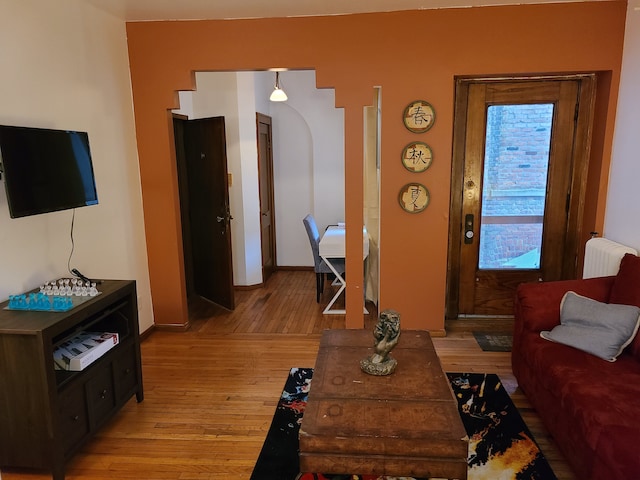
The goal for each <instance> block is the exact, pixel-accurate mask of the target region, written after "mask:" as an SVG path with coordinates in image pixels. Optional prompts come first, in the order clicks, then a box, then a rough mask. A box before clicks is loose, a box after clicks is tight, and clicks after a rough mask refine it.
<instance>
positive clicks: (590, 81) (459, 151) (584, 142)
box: [445, 74, 596, 319]
mask: <svg viewBox="0 0 640 480" xmlns="http://www.w3.org/2000/svg"><path fill="white" fill-rule="evenodd" d="M562 80H578V81H579V83H580V91H579V103H578V105H579V107H578V111H577V112H576V127H577V130H576V133H575V143H574V146H573V151H572V155H571V159H572V163H573V165H574V167H575V166H577V167H575V168H574V169H573V178H572V181H571V191H570V197H569V211H568V219H567V231H566V232H565V233H566V251H567V252H573V253H574V254H571V255H565V256H564V257H563V267H562V269H563V275H564V277H565V278H571V277H573V276H575V274H576V271H577V265H578V262H577V258H578V250H579V242H580V239H581V238H582V217H583V213H584V206H585V195H586V180H587V173H588V166H589V156H590V145H591V132H592V124H593V115H594V109H595V92H596V74H567V75H538V76H531V77H520V76H514V77H508V76H506V77H505V76H496V77H479V78H478V77H474V78H471V77H457V78H456V79H455V82H456V84H455V103H454V125H453V147H452V162H451V195H450V209H449V243H448V257H447V279H446V292H447V296H446V313H445V317H446V318H447V319H454V318H457V317H458V312H459V310H458V306H459V299H460V265H461V254H460V247H459V246H460V243H461V241H462V235H463V233H462V232H463V228H464V225H463V212H462V206H463V197H462V195H463V190H464V189H463V186H464V185H463V182H464V178H465V176H464V173H465V172H464V168H465V146H466V138H465V137H466V118H467V113H468V97H469V89H470V86H471V85H473V84H478V83H480V84H487V83H518V82H523V83H525V82H528V83H531V82H544V81H562ZM476 223H477V222H476ZM476 226H477V225H476ZM474 227H475V226H474Z"/></svg>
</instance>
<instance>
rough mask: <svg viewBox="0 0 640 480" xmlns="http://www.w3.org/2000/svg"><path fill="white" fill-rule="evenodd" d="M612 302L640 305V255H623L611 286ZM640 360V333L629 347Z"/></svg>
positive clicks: (610, 299)
mask: <svg viewBox="0 0 640 480" xmlns="http://www.w3.org/2000/svg"><path fill="white" fill-rule="evenodd" d="M609 301H610V302H611V303H620V304H622V305H635V306H636V307H640V257H637V256H635V255H632V254H631V253H627V254H625V255H624V257H622V261H621V262H620V270H618V274H617V275H616V277H615V279H614V281H613V285H612V286H611V295H610V297H609ZM627 350H629V351H630V352H631V354H632V355H633V356H634V357H635V358H637V359H638V360H640V335H636V338H635V339H634V340H633V342H631V345H629V348H628V349H627Z"/></svg>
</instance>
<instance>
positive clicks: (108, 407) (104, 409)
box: [86, 363, 116, 428]
mask: <svg viewBox="0 0 640 480" xmlns="http://www.w3.org/2000/svg"><path fill="white" fill-rule="evenodd" d="M86 394H87V406H88V408H89V420H90V422H91V428H96V427H97V426H99V425H101V424H102V422H103V421H104V420H106V419H107V418H108V417H109V414H110V413H111V412H112V411H113V410H114V408H115V405H116V397H115V394H114V391H113V375H112V367H111V363H107V364H105V365H103V366H101V367H100V368H99V369H98V370H97V371H96V372H95V374H94V376H93V377H92V378H91V379H90V380H89V381H88V382H87V384H86Z"/></svg>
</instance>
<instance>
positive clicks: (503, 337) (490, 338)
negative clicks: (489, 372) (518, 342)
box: [473, 332, 513, 352]
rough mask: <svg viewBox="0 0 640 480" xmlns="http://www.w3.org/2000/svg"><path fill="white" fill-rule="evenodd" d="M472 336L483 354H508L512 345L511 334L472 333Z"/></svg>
mask: <svg viewBox="0 0 640 480" xmlns="http://www.w3.org/2000/svg"><path fill="white" fill-rule="evenodd" d="M473 336H474V338H475V339H476V342H478V345H480V348H481V349H482V350H483V351H485V352H510V351H511V346H512V344H513V335H512V334H511V333H507V332H504V333H488V332H473Z"/></svg>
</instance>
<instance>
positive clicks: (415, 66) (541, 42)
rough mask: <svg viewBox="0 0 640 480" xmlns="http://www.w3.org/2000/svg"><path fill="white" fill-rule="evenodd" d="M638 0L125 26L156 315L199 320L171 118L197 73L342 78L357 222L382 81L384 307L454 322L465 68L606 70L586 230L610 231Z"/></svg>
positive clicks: (409, 317) (353, 311)
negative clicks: (625, 51)
mask: <svg viewBox="0 0 640 480" xmlns="http://www.w3.org/2000/svg"><path fill="white" fill-rule="evenodd" d="M625 12H626V2H624V1H610V2H607V1H605V2H590V3H564V4H546V5H528V6H505V7H480V8H466V9H444V10H422V11H410V12H395V13H376V14H362V15H347V16H332V17H304V18H286V19H256V20H221V21H184V22H176V21H171V22H142V23H129V24H127V35H128V42H129V54H130V63H131V79H132V86H133V98H134V107H135V115H136V129H137V139H138V150H139V158H140V171H141V178H142V192H143V200H144V209H145V225H146V232H147V242H148V253H149V271H150V276H151V289H152V297H153V304H154V314H155V321H156V323H157V324H178V325H183V324H185V323H186V322H187V309H186V298H185V288H184V275H183V273H182V270H183V269H182V260H181V259H182V255H181V237H180V228H179V227H180V221H179V213H178V207H177V187H176V172H175V165H174V163H175V162H174V158H173V157H172V153H171V152H172V148H171V145H172V143H173V138H172V133H171V121H170V117H169V115H168V113H167V109H171V108H175V107H177V103H176V102H177V100H176V99H177V94H176V91H177V90H188V89H192V88H194V80H193V79H194V76H193V72H194V71H200V70H210V71H211V70H214V71H215V70H219V71H225V70H226V71H229V70H231V71H235V70H262V69H267V68H271V67H284V68H289V69H304V68H313V69H315V70H316V72H317V73H316V75H317V82H318V87H319V88H322V87H330V88H335V91H336V104H337V105H336V106H338V107H343V108H344V109H345V178H346V199H345V205H346V207H345V208H346V212H345V220H346V223H347V226H349V225H356V226H357V225H361V224H362V193H363V188H362V158H363V107H364V106H365V105H368V104H370V102H371V99H372V94H373V87H374V86H381V87H382V139H381V142H382V152H381V153H382V164H381V175H382V181H381V211H380V216H381V220H380V224H381V235H380V273H381V276H380V305H379V306H380V309H388V308H393V309H395V310H397V311H399V312H400V314H401V315H402V322H403V328H416V329H428V330H432V331H441V330H442V329H443V328H444V310H445V280H446V275H447V269H446V266H447V241H448V238H447V229H448V216H449V212H448V211H449V194H450V188H449V186H450V169H451V150H452V125H453V103H454V77H455V76H458V75H502V74H529V73H536V74H537V73H565V72H593V71H597V72H606V73H605V75H604V78H605V79H606V81H605V82H604V85H603V86H601V87H600V88H599V91H598V95H599V97H598V100H597V108H598V116H597V118H596V125H595V127H594V147H595V148H594V149H593V150H592V162H593V166H594V168H593V169H592V170H591V171H590V175H589V186H588V188H589V194H588V196H589V198H590V200H589V204H588V205H587V208H586V217H585V228H584V230H585V231H586V232H588V231H590V230H593V229H596V230H600V231H602V223H603V215H604V214H603V212H604V202H605V198H606V185H607V184H606V180H607V175H608V173H607V172H608V169H609V162H610V155H611V144H612V138H613V121H614V115H615V104H616V101H617V90H618V82H619V77H620V65H621V57H622V45H623V34H624V22H625ZM416 99H423V100H427V101H429V102H430V103H431V104H432V105H433V106H434V107H435V109H436V114H437V117H436V122H435V125H434V127H433V128H432V129H431V130H430V131H428V132H427V133H424V134H421V135H416V134H413V133H411V132H409V131H408V130H406V129H405V128H404V127H403V125H402V119H401V116H402V111H403V109H404V107H405V106H406V105H407V104H408V103H409V102H410V101H412V100H416ZM418 139H420V140H423V141H426V142H427V143H428V144H429V145H431V147H432V148H433V151H434V162H433V164H432V166H431V168H430V169H429V170H427V171H426V172H423V173H420V174H412V173H410V172H408V171H407V170H406V169H404V167H403V166H402V164H401V162H400V152H401V150H402V148H403V147H404V145H406V144H407V143H409V142H411V141H415V140H418ZM412 181H420V182H422V183H424V184H425V185H426V186H427V188H428V189H429V190H430V192H431V203H430V205H429V207H428V208H427V209H426V210H425V211H424V212H422V213H420V214H407V213H404V212H403V211H402V210H401V209H400V207H399V206H398V202H397V193H398V190H399V189H400V187H401V186H402V185H404V184H406V183H409V182H412ZM361 249H362V247H361V242H360V239H359V238H358V231H357V228H356V230H354V231H353V232H352V231H348V232H347V257H348V263H347V268H348V269H350V270H353V271H357V270H358V269H359V268H361V265H359V258H361V256H360V254H361ZM347 285H348V287H347V312H348V314H347V326H348V327H351V328H359V327H362V325H363V320H362V314H361V313H360V312H361V311H362V310H361V308H362V288H363V287H362V282H361V281H359V279H357V278H356V276H354V277H350V278H349V282H348V284H347Z"/></svg>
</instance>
